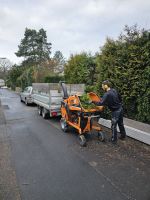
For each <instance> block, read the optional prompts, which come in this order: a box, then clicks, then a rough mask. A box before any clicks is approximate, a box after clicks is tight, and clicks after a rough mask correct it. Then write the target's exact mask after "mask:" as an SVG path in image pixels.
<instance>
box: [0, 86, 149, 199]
mask: <svg viewBox="0 0 150 200" xmlns="http://www.w3.org/2000/svg"><path fill="white" fill-rule="evenodd" d="M0 100H1V106H0V107H1V112H2V113H1V114H0V122H1V123H0V138H1V141H3V142H0V145H1V147H0V149H1V148H2V145H3V147H4V146H7V148H6V149H7V151H8V153H7V154H6V153H5V156H3V157H1V153H2V151H1V153H0V157H1V161H0V164H1V163H5V164H7V166H8V168H9V169H8V170H7V168H6V166H5V164H4V165H2V164H1V165H0V170H2V171H3V173H2V174H1V182H0V199H4V200H5V199H7V200H16V199H22V200H111V199H112V200H127V199H133V200H135V199H136V200H141V199H143V200H149V199H150V168H149V166H150V147H149V146H148V145H145V144H143V143H140V142H138V141H135V140H133V139H131V138H127V139H126V140H125V141H119V142H118V146H115V147H114V146H112V145H111V144H110V143H109V142H108V141H106V142H105V143H102V142H99V141H98V140H97V138H96V136H95V135H93V136H91V137H90V136H89V137H88V138H87V140H88V142H87V147H84V148H83V147H82V148H81V147H80V146H79V142H78V137H77V136H78V135H77V134H76V133H70V132H69V133H63V132H62V130H61V128H60V123H59V120H60V118H56V119H47V120H44V119H43V118H42V117H41V116H39V115H38V112H37V107H36V106H26V105H25V104H24V103H21V102H20V98H19V95H18V94H16V93H14V92H12V91H9V90H6V89H0ZM106 135H107V137H109V136H110V133H109V131H108V130H106ZM1 143H2V144H1ZM2 159H5V162H3V161H2ZM6 161H7V162H6ZM5 170H7V171H5ZM8 174H9V176H8V177H7V175H8ZM6 177H7V178H8V180H6ZM4 179H5V180H4ZM6 182H7V183H6ZM10 183H11V184H10ZM4 186H7V187H4ZM6 190H7V191H6Z"/></svg>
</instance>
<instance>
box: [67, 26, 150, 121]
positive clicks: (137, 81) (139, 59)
mask: <svg viewBox="0 0 150 200" xmlns="http://www.w3.org/2000/svg"><path fill="white" fill-rule="evenodd" d="M65 69H66V70H65V77H66V79H67V81H68V82H70V83H85V84H86V85H87V88H89V90H90V89H91V88H92V90H97V91H98V92H100V95H102V90H101V83H102V81H103V80H106V79H108V80H110V81H111V82H112V84H113V87H114V88H116V89H117V90H118V91H119V92H120V94H121V95H122V97H123V102H124V111H125V116H126V117H129V118H132V119H136V120H139V121H142V122H147V123H150V31H149V30H144V29H142V30H139V29H138V28H137V26H136V25H134V26H133V27H128V26H125V29H124V32H123V33H122V34H120V36H119V37H118V39H117V40H114V39H110V38H107V40H106V42H105V44H104V46H103V47H102V48H101V49H100V52H99V53H98V54H96V55H95V56H93V57H92V56H90V55H88V54H86V53H84V54H83V53H82V54H80V55H75V56H71V57H70V60H69V61H68V63H67V65H66V68H65Z"/></svg>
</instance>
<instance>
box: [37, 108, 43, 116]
mask: <svg viewBox="0 0 150 200" xmlns="http://www.w3.org/2000/svg"><path fill="white" fill-rule="evenodd" d="M38 113H39V115H42V108H41V106H38Z"/></svg>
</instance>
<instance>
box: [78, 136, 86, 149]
mask: <svg viewBox="0 0 150 200" xmlns="http://www.w3.org/2000/svg"><path fill="white" fill-rule="evenodd" d="M79 143H80V146H81V147H85V146H86V139H85V136H84V135H79Z"/></svg>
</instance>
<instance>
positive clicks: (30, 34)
mask: <svg viewBox="0 0 150 200" xmlns="http://www.w3.org/2000/svg"><path fill="white" fill-rule="evenodd" d="M18 48H19V49H18V51H17V52H16V53H15V54H16V56H18V57H24V59H25V60H28V62H30V63H41V62H43V61H48V60H49V59H50V53H51V51H50V49H51V43H48V42H47V36H46V31H45V30H44V29H40V30H39V31H36V30H34V29H28V28H26V29H25V33H24V38H23V39H22V40H21V43H20V45H19V46H18Z"/></svg>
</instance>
